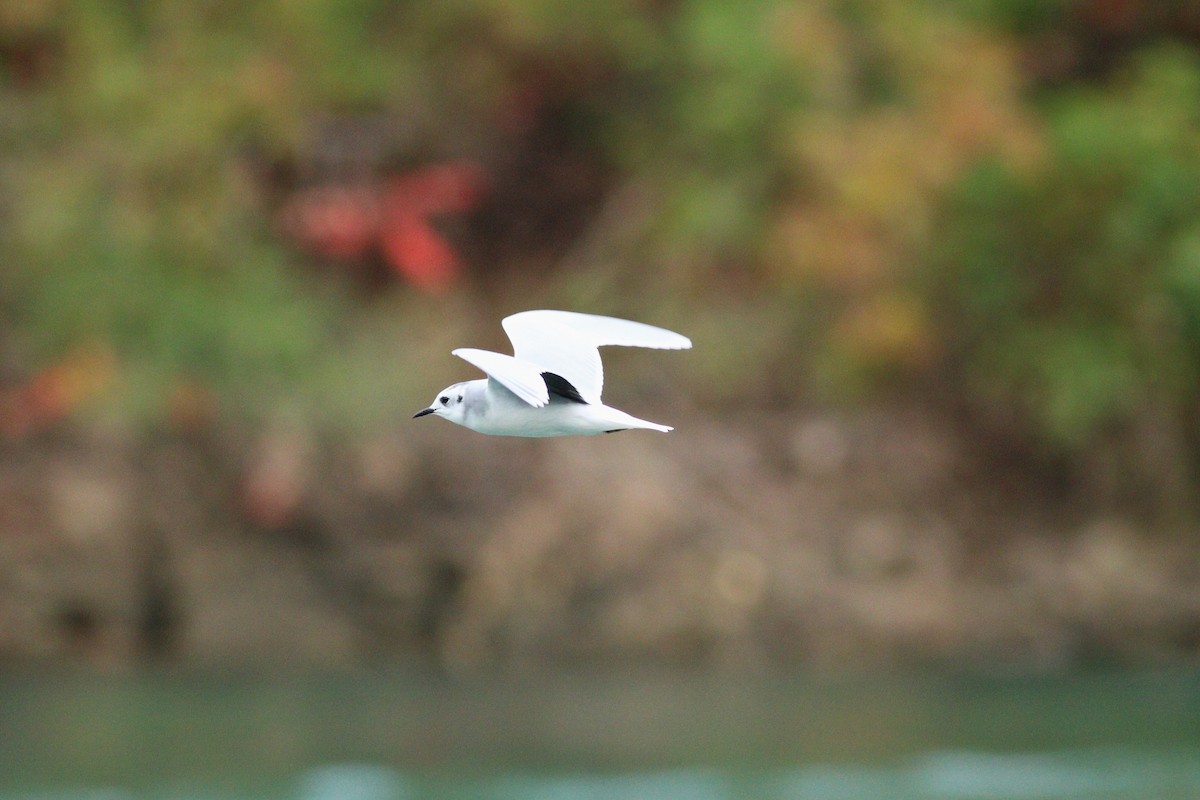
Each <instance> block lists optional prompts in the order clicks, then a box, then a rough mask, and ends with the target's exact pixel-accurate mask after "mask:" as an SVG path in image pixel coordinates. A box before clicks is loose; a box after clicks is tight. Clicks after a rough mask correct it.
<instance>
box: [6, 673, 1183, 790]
mask: <svg viewBox="0 0 1200 800" xmlns="http://www.w3.org/2000/svg"><path fill="white" fill-rule="evenodd" d="M143 798H171V800H244V799H247V798H264V799H266V798H270V799H271V800H275V799H276V798H278V799H280V800H449V799H451V798H454V799H458V798H461V799H462V800H468V799H470V800H518V799H519V800H559V799H560V798H562V799H564V800H565V799H567V798H570V799H571V800H574V799H576V798H580V799H582V800H616V799H617V798H621V799H622V800H624V799H626V798H630V799H633V798H637V799H639V800H641V799H643V798H645V799H649V800H655V799H656V798H661V799H662V800H675V799H676V798H680V799H681V800H682V799H683V798H689V799H690V800H710V799H711V800H733V799H739V800H740V799H741V798H767V799H768V800H771V799H774V798H779V799H780V800H783V799H785V798H787V799H788V800H790V799H791V798H797V799H800V798H803V799H805V800H808V799H809V798H812V799H814V800H855V799H857V798H881V799H882V800H888V799H889V798H898V799H899V798H902V799H903V800H933V799H936V800H960V799H961V800H1007V799H1008V798H1016V799H1017V800H1057V799H1058V798H1070V799H1071V800H1101V799H1103V800H1124V799H1125V798H1130V799H1131V800H1132V798H1138V799H1139V800H1144V799H1146V798H1150V799H1153V798H1180V799H1181V800H1182V799H1184V798H1186V799H1187V800H1196V799H1197V798H1200V673H1196V672H1144V673H1136V674H1106V675H1076V676H1069V677H1067V676H1058V677H1041V678H1036V679H1030V678H995V677H992V678H981V677H973V678H969V677H962V676H957V677H935V676H923V677H903V678H902V677H894V676H893V677H887V678H879V677H875V678H866V677H856V678H844V679H840V680H830V679H828V678H826V679H823V680H817V679H811V678H810V679H800V678H797V679H793V680H773V681H757V682H746V681H738V680H734V679H724V680H722V679H717V678H713V677H698V676H680V675H664V674H656V675H646V674H627V675H612V674H610V675H608V676H606V677H604V678H596V677H590V678H585V677H580V676H574V677H568V676H557V677H542V678H533V677H525V678H521V679H515V680H505V681H470V680H468V681H453V680H448V679H445V678H436V677H430V676H418V675H410V674H405V675H394V674H393V675H378V674H376V675H369V676H368V675H342V676H324V677H311V676H310V677H298V676H292V677H289V678H274V679H268V678H265V677H245V676H243V677H236V676H217V675H208V676H195V675H192V676H180V675H165V674H159V675H138V676H126V677H119V678H118V677H108V678H96V677H94V676H90V677H89V676H81V675H74V676H63V675H58V676H29V675H26V676H9V677H7V678H0V800H142V799H143Z"/></svg>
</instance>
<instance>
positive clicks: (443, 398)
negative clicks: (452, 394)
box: [438, 395, 450, 405]
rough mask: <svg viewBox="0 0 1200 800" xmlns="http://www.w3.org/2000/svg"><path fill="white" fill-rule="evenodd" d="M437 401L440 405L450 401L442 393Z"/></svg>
mask: <svg viewBox="0 0 1200 800" xmlns="http://www.w3.org/2000/svg"><path fill="white" fill-rule="evenodd" d="M438 402H439V403H441V404H442V405H446V403H449V402H450V398H449V397H446V396H444V395H443V396H442V397H439V398H438Z"/></svg>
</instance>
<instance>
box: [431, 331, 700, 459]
mask: <svg viewBox="0 0 1200 800" xmlns="http://www.w3.org/2000/svg"><path fill="white" fill-rule="evenodd" d="M501 324H502V325H503V326H504V331H505V332H506V333H507V334H508V338H509V339H510V340H511V341H512V344H513V355H511V356H507V355H504V354H503V353H493V352H490V351H488V350H476V349H475V348H473V347H460V348H459V349H457V350H454V351H453V355H456V356H458V357H459V358H461V359H463V360H465V361H467V362H469V363H471V364H473V365H474V366H476V367H478V368H479V369H481V370H483V371H484V372H485V373H487V378H482V379H480V380H475V381H464V382H462V383H456V384H454V385H453V386H448V387H446V388H445V389H443V390H442V391H441V392H439V393H438V395H437V397H435V398H434V401H433V404H432V405H430V406H429V408H424V409H422V410H420V411H418V412H417V413H416V414H414V415H413V419H416V418H417V417H423V416H425V415H426V414H436V415H437V416H439V417H443V418H445V419H448V420H450V421H451V422H454V423H456V424H458V425H462V426H464V427H467V428H470V429H471V430H473V431H478V432H479V433H487V434H491V435H493V436H529V437H544V436H591V435H593V434H597V433H613V432H615V431H624V430H629V429H631V428H641V429H644V430H652V431H662V432H664V433H665V432H667V431H669V430H671V428H670V426H667V425H659V424H658V423H655V422H647V421H646V420H644V419H638V418H637V417H633V416H630V415H629V414H626V413H625V412H624V411H619V410H618V409H615V408H612V407H611V406H606V405H604V403H602V402H601V401H600V390H601V388H602V387H603V385H604V368H603V366H602V365H601V364H600V351H599V350H598V349H597V348H599V347H603V346H605V345H619V346H623V347H651V348H655V349H658V350H686V349H688V348H690V347H691V346H692V342H691V340H690V339H688V338H687V337H686V336H681V335H680V334H678V333H674V332H673V331H668V330H666V329H664V328H656V327H654V326H653V325H646V324H644V323H641V322H631V321H630V320H626V319H616V318H615V317H601V316H597V315H595V314H579V313H576V312H574V311H522V312H521V313H519V314H513V315H512V316H511V317H505V319H504V321H503V322H502V323H501Z"/></svg>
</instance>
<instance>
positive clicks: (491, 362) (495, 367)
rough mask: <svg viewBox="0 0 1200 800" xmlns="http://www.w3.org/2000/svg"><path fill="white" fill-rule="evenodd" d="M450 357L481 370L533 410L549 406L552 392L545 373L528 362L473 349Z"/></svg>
mask: <svg viewBox="0 0 1200 800" xmlns="http://www.w3.org/2000/svg"><path fill="white" fill-rule="evenodd" d="M451 355H456V356H458V357H459V358H461V359H463V360H464V361H466V362H468V363H470V364H473V365H475V366H476V367H479V368H480V369H481V370H483V371H484V372H486V373H487V376H488V377H489V378H491V379H492V380H494V381H496V382H497V383H499V384H500V385H501V386H503V387H504V388H505V389H508V390H509V391H510V392H512V393H513V394H515V395H516V396H517V397H519V398H521V399H522V400H524V401H525V402H526V403H529V405H531V406H533V407H534V408H541V407H542V406H544V405H546V404H547V403H549V402H550V392H549V390H548V389H547V388H546V380H545V379H544V378H543V377H542V370H540V369H538V368H537V367H536V366H534V365H533V364H530V363H529V362H527V361H522V360H521V359H519V358H513V357H512V356H506V355H504V354H503V353H493V352H491V351H490V350H476V349H475V348H474V347H460V348H458V349H457V350H452V351H451Z"/></svg>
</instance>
